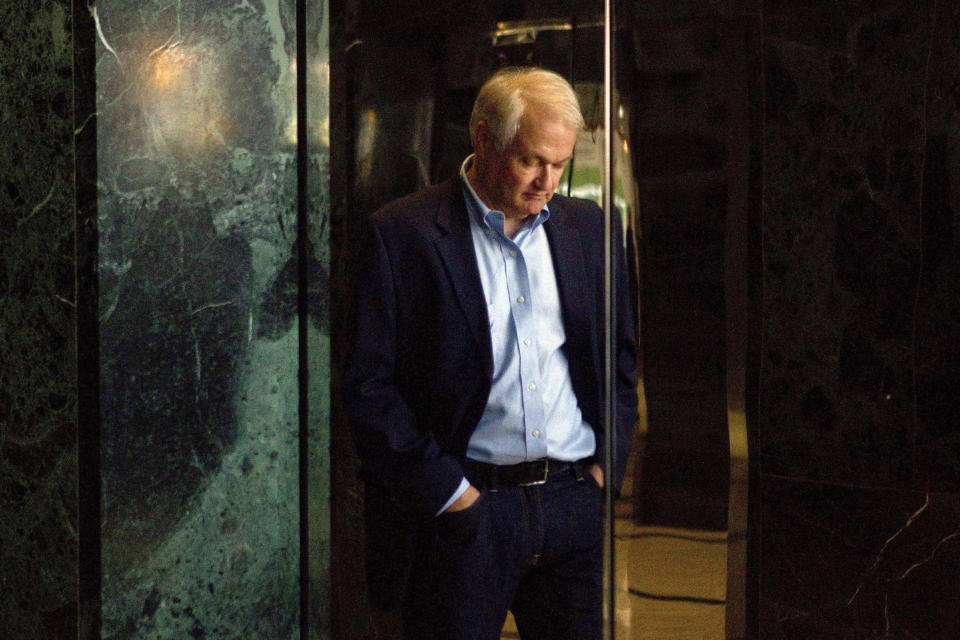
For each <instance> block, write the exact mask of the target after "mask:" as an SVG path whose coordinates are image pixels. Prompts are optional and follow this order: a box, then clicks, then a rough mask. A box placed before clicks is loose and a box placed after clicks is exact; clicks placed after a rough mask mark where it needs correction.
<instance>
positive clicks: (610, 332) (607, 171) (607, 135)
mask: <svg viewBox="0 0 960 640" xmlns="http://www.w3.org/2000/svg"><path fill="white" fill-rule="evenodd" d="M613 38H614V15H613V0H604V3H603V167H604V171H603V178H602V181H603V184H602V187H601V193H602V194H603V236H604V237H603V288H604V300H603V304H604V310H603V337H604V345H603V367H604V373H605V375H604V378H603V430H604V434H605V435H604V446H605V448H606V451H605V468H604V478H605V479H606V485H607V490H606V492H605V493H604V495H605V499H604V523H605V525H604V539H605V541H606V554H607V557H606V574H605V576H604V582H605V590H606V597H605V602H606V616H605V617H606V633H605V635H606V637H608V638H610V639H611V640H612V639H613V638H614V637H615V633H616V631H615V629H616V616H615V611H616V571H615V562H616V557H615V555H616V554H615V548H614V520H613V515H614V514H613V499H614V483H615V475H614V474H615V460H616V454H617V438H616V428H615V421H616V413H617V412H616V404H615V403H616V397H617V395H616V388H615V387H616V375H615V369H614V367H615V360H614V359H615V356H616V344H615V342H616V318H615V310H616V308H617V304H616V300H617V291H616V285H615V282H616V279H615V278H614V269H615V267H616V265H615V264H614V262H613V260H614V258H613V256H614V254H615V247H614V246H613V239H614V227H613V225H614V222H615V220H614V190H613V187H614V166H613V114H614V105H613V101H614V91H613V70H614V69H613V64H614V57H613V51H614V45H613Z"/></svg>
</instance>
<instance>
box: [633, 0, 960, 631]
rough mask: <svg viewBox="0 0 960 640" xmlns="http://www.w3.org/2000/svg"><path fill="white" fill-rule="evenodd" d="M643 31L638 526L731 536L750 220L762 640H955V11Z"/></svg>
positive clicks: (638, 99)
mask: <svg viewBox="0 0 960 640" xmlns="http://www.w3.org/2000/svg"><path fill="white" fill-rule="evenodd" d="M627 22H628V23H629V24H630V25H631V26H630V27H629V29H630V34H631V42H630V43H629V46H630V51H628V52H626V55H623V56H622V58H623V59H627V60H630V61H632V62H633V63H634V64H632V66H630V67H629V72H630V76H629V77H627V78H623V77H622V75H623V66H621V71H620V76H621V77H620V81H621V82H623V83H624V86H623V87H622V88H621V90H622V91H627V92H629V93H630V95H631V99H632V101H633V104H634V108H635V110H636V112H637V121H636V123H635V124H634V128H633V131H634V143H635V145H634V146H635V148H636V149H637V151H636V157H635V163H634V164H635V166H636V167H637V175H638V187H639V189H640V194H641V217H642V219H643V221H644V223H643V228H642V238H641V241H640V246H641V255H642V258H643V267H644V268H643V270H642V278H643V295H642V305H643V306H644V312H643V319H644V356H645V361H644V381H645V385H646V390H647V404H648V410H649V416H648V417H649V432H648V434H647V439H646V449H645V452H644V453H645V457H644V461H643V474H644V475H643V477H644V486H643V491H642V496H641V501H640V505H639V506H640V511H639V513H640V514H641V518H642V519H644V520H646V521H648V522H654V523H662V524H677V525H685V526H709V525H710V523H717V522H720V523H721V524H722V517H721V516H722V514H723V506H724V504H725V502H726V498H727V494H726V487H724V485H725V484H726V481H727V478H726V471H725V468H724V465H723V458H724V457H725V456H727V454H728V452H727V451H725V446H726V444H727V443H726V441H725V433H724V431H725V429H726V424H725V420H724V416H723V406H722V403H723V398H722V388H723V384H724V378H725V377H727V378H728V379H727V382H728V383H729V375H730V373H731V369H730V364H731V363H730V361H729V359H727V360H725V359H724V345H723V344H722V343H723V341H724V340H729V339H730V336H731V333H730V331H729V329H728V330H727V331H726V333H724V331H723V326H724V325H728V326H729V323H730V322H732V321H734V320H733V318H731V316H730V315H729V314H730V309H729V307H727V308H726V309H725V308H724V304H723V301H722V299H720V300H718V299H717V296H721V298H722V296H723V295H724V291H723V283H724V282H725V281H726V283H727V290H726V294H727V295H729V293H730V291H731V289H730V288H729V286H730V277H731V275H732V274H731V272H730V271H729V267H730V266H731V263H730V262H729V261H727V262H724V261H723V259H722V255H723V253H722V252H723V251H724V246H725V245H726V246H727V247H729V245H730V243H731V242H734V241H737V242H739V241H740V240H741V239H740V238H739V237H738V236H736V235H731V233H737V230H736V229H735V228H732V227H731V226H730V221H731V216H733V215H735V214H736V213H737V206H746V207H747V208H748V210H747V212H746V214H745V218H744V219H745V220H746V221H747V225H746V226H745V227H744V228H741V229H740V231H739V232H741V233H746V234H747V241H748V255H749V262H748V266H747V270H746V273H745V274H743V275H745V276H746V278H747V283H746V287H747V291H748V293H749V303H748V306H749V313H750V319H749V327H748V336H749V341H748V345H747V352H748V354H749V359H748V365H749V366H748V371H747V381H748V386H747V389H746V395H745V399H746V400H747V415H748V418H749V428H750V444H751V449H750V465H751V477H750V487H749V491H750V496H751V505H750V506H751V529H750V537H749V543H750V544H749V550H750V555H749V567H750V576H749V577H750V580H749V583H748V585H747V588H748V590H749V592H750V595H751V598H750V602H752V603H753V605H755V606H754V607H753V609H752V611H751V613H750V618H751V620H752V625H751V637H754V636H755V637H759V638H771V639H773V638H778V639H779V638H783V639H793V638H804V639H819V638H824V639H826V638H830V639H836V638H869V637H879V636H884V637H893V638H914V637H916V638H953V637H956V636H957V635H958V633H960V614H958V611H960V608H958V607H957V598H956V595H955V593H956V591H957V586H958V578H957V575H958V573H957V565H958V563H960V517H958V503H960V473H958V467H960V432H958V427H957V425H958V419H960V398H958V394H957V389H958V388H960V344H958V343H960V330H958V326H960V325H958V320H960V313H958V306H960V303H958V297H957V296H956V293H955V292H956V291H957V284H958V282H957V274H958V268H960V255H958V242H957V231H956V227H957V211H958V204H960V202H958V195H957V191H958V181H960V139H958V135H957V132H958V124H960V105H958V99H957V96H958V78H960V56H958V53H960V40H958V38H957V36H956V34H957V33H958V27H960V9H958V8H957V6H956V5H955V4H954V3H946V2H927V3H907V2H901V1H896V0H890V1H886V2H861V1H856V0H843V1H840V2H800V1H796V2H794V1H791V0H776V1H766V2H761V1H756V2H754V1H751V2H738V3H734V2H729V3H713V2H711V3H687V2H669V3H667V2H653V3H650V2H642V3H640V2H638V3H633V5H632V10H631V13H630V15H629V16H628V17H627ZM621 24H623V22H621ZM738 69H740V70H741V71H742V73H738ZM742 100H747V102H748V104H747V105H746V106H744V105H743V103H742ZM738 105H739V106H738ZM738 109H739V110H740V111H739V114H740V115H739V116H738V111H737V110H738ZM744 114H745V115H746V126H745V127H744V126H743V121H742V120H739V118H740V117H741V116H743V115H744ZM738 122H739V124H738ZM744 139H745V140H744ZM738 141H739V142H738ZM733 144H746V145H747V146H748V148H749V150H750V151H749V153H750V159H749V162H748V164H747V166H746V167H745V166H744V165H742V164H741V165H739V168H738V166H737V165H736V163H735V162H732V161H731V158H732V156H731V153H732V149H731V145H733ZM744 190H745V191H746V193H747V195H746V197H745V198H743V199H741V200H740V205H737V203H736V202H734V200H732V199H731V196H732V195H733V194H735V193H736V192H738V191H740V192H742V191H744ZM724 219H725V220H726V221H725V222H724ZM724 269H727V272H726V273H725V274H723V270H724ZM728 302H729V300H728ZM726 353H727V358H729V350H728V351H727V352H726ZM728 390H729V385H728ZM691 405H693V406H691ZM728 408H729V406H728ZM731 495H733V494H731ZM734 507H735V505H733V504H731V505H730V512H729V513H730V514H731V515H732V514H733V513H734ZM728 614H729V611H728Z"/></svg>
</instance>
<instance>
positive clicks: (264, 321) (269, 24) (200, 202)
mask: <svg viewBox="0 0 960 640" xmlns="http://www.w3.org/2000/svg"><path fill="white" fill-rule="evenodd" d="M315 17H319V18H322V17H323V14H322V12H320V13H318V14H315ZM95 18H96V20H97V35H98V56H97V76H96V77H97V100H98V104H97V107H98V165H97V166H98V185H99V194H98V227H99V272H98V275H99V284H100V306H99V328H100V367H101V368H100V372H101V374H100V375H101V378H100V410H101V447H102V449H101V460H102V462H101V464H102V489H103V494H102V509H103V520H102V572H103V573H102V581H103V595H102V598H103V602H102V605H103V606H102V617H103V627H102V636H103V637H105V638H123V637H137V638H165V637H178V636H179V637H183V636H186V635H192V636H193V637H199V636H203V637H219V638H236V637H246V636H258V637H259V636H262V637H276V638H285V637H294V636H296V635H298V633H299V630H300V621H299V610H300V607H299V603H300V582H299V575H300V566H301V565H300V536H301V525H300V507H299V505H300V500H301V496H300V477H301V467H300V458H299V450H300V447H303V446H307V442H302V441H301V440H300V411H301V406H300V401H301V394H302V393H307V391H308V390H305V389H301V388H300V385H299V383H300V380H299V366H300V362H301V359H302V358H307V357H309V358H310V362H311V364H313V365H314V371H313V372H312V374H313V377H314V380H315V384H314V385H313V386H312V387H310V388H309V391H312V392H314V393H317V394H320V393H323V391H324V390H325V385H323V384H321V382H322V380H323V379H324V377H325V375H324V374H325V371H324V369H323V363H324V361H325V356H324V354H325V353H326V344H327V340H328V339H327V337H326V335H327V333H328V330H327V327H326V326H325V320H324V315H325V302H324V300H323V299H322V296H323V295H324V294H325V291H324V289H325V277H326V276H325V273H326V267H325V266H324V262H325V258H324V255H325V251H326V249H325V239H324V236H323V233H324V229H325V226H326V224H325V219H326V211H325V209H324V205H323V201H324V197H323V190H324V189H323V187H322V185H321V179H322V176H323V175H324V173H325V171H326V167H325V166H321V165H325V160H324V156H325V151H324V150H325V148H326V141H325V135H326V132H325V130H324V126H325V109H326V105H325V104H324V103H323V102H320V103H319V104H317V102H319V100H317V99H318V98H323V97H324V96H325V94H326V89H325V73H326V72H325V68H326V64H327V62H326V48H325V46H324V43H322V42H320V41H318V35H319V31H320V29H321V26H320V25H319V24H317V25H316V26H315V27H314V29H313V32H312V33H313V36H314V39H313V41H312V42H310V43H309V44H310V45H312V46H308V50H310V51H311V53H312V57H310V58H308V62H309V63H310V68H309V69H308V74H307V82H308V84H309V86H310V87H313V90H312V91H306V92H305V93H306V95H307V96H308V97H312V98H314V100H315V101H314V104H313V105H312V107H313V108H314V109H315V111H314V113H316V114H318V115H319V117H316V118H315V119H314V120H311V121H310V122H309V123H308V125H309V126H307V127H305V131H306V135H307V139H306V140H299V138H298V127H297V120H296V118H297V115H296V114H297V111H296V105H297V78H296V64H297V62H296V61H297V58H296V38H297V35H296V32H295V23H296V21H295V13H294V5H293V4H292V3H279V2H267V3H263V4H261V3H257V4H249V3H245V2H238V3H228V4H225V5H223V4H219V3H207V2H202V1H200V2H182V3H174V4H170V3H156V4H155V5H152V6H151V5H149V4H146V5H145V4H143V3H140V4H138V5H127V4H123V3H99V4H98V5H97V8H96V14H95ZM298 142H299V143H300V144H308V145H309V147H310V150H311V151H313V152H314V153H313V154H312V156H311V159H312V164H311V165H310V168H311V169H312V171H310V172H308V175H311V176H312V178H311V179H312V182H311V186H312V188H308V193H309V194H310V195H311V196H312V197H313V200H312V206H311V207H310V209H311V211H310V212H311V214H312V217H311V219H310V220H309V223H310V225H311V226H312V229H311V233H310V235H309V237H308V238H306V237H304V238H301V240H300V241H301V242H308V239H309V242H308V247H309V251H308V253H307V254H306V255H307V265H305V266H304V267H302V268H303V269H304V270H305V271H306V274H307V276H308V277H309V278H310V279H312V283H311V285H312V289H311V291H310V292H309V293H310V294H312V295H311V296H309V297H310V298H311V299H309V300H308V304H309V306H310V307H311V308H310V311H312V312H313V313H312V315H311V316H310V317H309V318H306V317H304V318H302V319H301V318H298V293H297V292H298V287H301V286H302V285H303V282H302V281H300V280H298V274H299V269H300V268H301V267H299V266H298V263H299V260H300V256H298V252H297V240H298V220H297V216H298V192H297V189H298V187H297V185H298V172H297V161H298V159H297V153H296V151H297V145H298ZM304 320H305V321H306V322H307V323H308V326H306V327H305V331H301V328H300V327H299V326H298V323H299V322H300V321H304ZM301 334H303V335H301ZM304 337H306V341H304V340H303V338H304ZM304 349H306V350H307V352H308V353H309V354H310V355H309V356H308V354H307V353H303V351H304ZM310 400H312V402H313V403H314V406H313V409H314V415H313V416H312V418H313V419H314V422H313V424H314V425H323V424H324V423H325V421H326V420H325V418H326V412H325V409H324V405H325V403H326V400H325V398H324V397H323V396H318V395H312V394H311V397H310ZM311 435H313V436H314V438H315V442H314V443H313V444H316V445H317V446H320V447H324V448H325V442H324V440H325V438H324V437H323V436H322V433H321V432H320V431H318V430H316V429H315V430H314V432H313V433H312V434H311ZM323 458H324V456H323V455H322V452H321V454H320V456H319V458H315V459H316V460H317V463H316V464H317V466H316V467H315V469H314V470H315V471H323V468H324V465H323V462H322V459H323ZM314 479H317V480H318V481H319V478H318V476H317V474H316V473H315V474H314ZM321 485H322V486H321ZM323 486H325V480H324V481H323V482H322V483H320V485H318V486H316V487H315V489H316V490H317V491H320V492H324V491H325V489H323ZM312 504H313V506H314V508H315V509H316V508H320V509H323V512H322V513H317V514H314V515H315V516H316V520H315V521H313V522H311V523H310V524H312V525H313V529H314V533H315V535H322V534H323V532H322V520H323V518H324V516H325V515H326V511H325V509H324V507H325V500H324V499H323V497H322V495H321V496H314V500H312ZM318 527H319V529H318ZM316 542H318V543H321V544H322V540H321V539H320V538H319V537H318V538H317V539H316ZM318 552H322V548H320V549H318ZM323 564H325V563H323ZM314 569H315V570H318V569H320V565H316V564H315V565H314ZM316 586H318V587H319V588H320V589H321V592H322V591H323V584H320V583H317V585H316Z"/></svg>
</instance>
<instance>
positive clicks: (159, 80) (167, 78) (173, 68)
mask: <svg viewBox="0 0 960 640" xmlns="http://www.w3.org/2000/svg"><path fill="white" fill-rule="evenodd" d="M178 57H179V56H178ZM179 63H180V61H179V60H176V59H174V56H173V55H171V54H170V53H168V52H164V53H161V54H160V55H159V56H157V57H156V58H154V60H153V68H152V69H151V70H150V84H151V85H152V86H153V87H154V88H157V89H161V90H168V89H173V88H174V87H175V86H176V81H177V80H178V79H179V76H180V64H179Z"/></svg>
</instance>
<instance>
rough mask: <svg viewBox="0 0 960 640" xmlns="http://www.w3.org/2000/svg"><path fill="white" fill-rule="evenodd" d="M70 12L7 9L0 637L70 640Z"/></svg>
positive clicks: (0, 250) (73, 428)
mask: <svg viewBox="0 0 960 640" xmlns="http://www.w3.org/2000/svg"><path fill="white" fill-rule="evenodd" d="M70 11H71V9H70V3H69V2H59V1H50V0H47V1H42V2H31V3H16V2H6V3H3V4H2V5H0V33H2V37H0V61H2V62H0V67H2V76H0V121H2V124H3V133H2V134H0V166H2V167H3V187H2V188H0V514H2V516H0V576H2V577H0V629H2V630H3V631H2V635H3V636H4V637H7V638H18V639H19V638H22V639H24V640H27V639H33V638H37V639H44V640H58V639H60V638H70V637H75V633H76V620H77V617H76V616H77V605H76V601H77V587H76V584H77V566H76V553H77V515H76V509H77V498H76V484H77V456H76V449H75V442H76V437H77V422H76V407H77V405H76V371H75V368H74V364H73V362H74V353H75V348H76V333H75V332H76V328H75V321H76V318H75V313H74V308H75V302H74V296H75V294H74V276H73V274H74V258H73V251H74V247H73V245H74V227H73V206H74V184H73V177H72V172H73V160H74V155H73V150H72V148H71V146H72V131H73V113H72V109H71V97H72V96H71V92H72V71H71V66H72V64H73V44H72V36H71V21H70Z"/></svg>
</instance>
